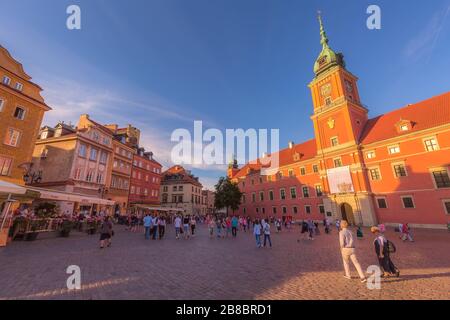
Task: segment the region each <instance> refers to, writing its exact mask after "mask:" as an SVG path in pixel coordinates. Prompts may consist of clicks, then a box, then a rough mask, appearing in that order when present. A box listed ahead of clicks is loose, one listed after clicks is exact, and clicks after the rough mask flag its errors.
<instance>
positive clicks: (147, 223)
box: [144, 214, 153, 240]
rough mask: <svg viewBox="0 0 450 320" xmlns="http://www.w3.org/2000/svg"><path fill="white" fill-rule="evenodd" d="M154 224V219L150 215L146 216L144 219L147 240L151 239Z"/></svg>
mask: <svg viewBox="0 0 450 320" xmlns="http://www.w3.org/2000/svg"><path fill="white" fill-rule="evenodd" d="M152 223H153V220H152V217H150V215H149V214H146V215H145V217H144V230H145V233H144V235H145V239H146V240H148V239H150V229H151V227H152Z"/></svg>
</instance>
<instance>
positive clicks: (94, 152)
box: [89, 148, 98, 161]
mask: <svg viewBox="0 0 450 320" xmlns="http://www.w3.org/2000/svg"><path fill="white" fill-rule="evenodd" d="M97 153H98V150H97V149H95V148H91V152H90V153H89V160H92V161H97Z"/></svg>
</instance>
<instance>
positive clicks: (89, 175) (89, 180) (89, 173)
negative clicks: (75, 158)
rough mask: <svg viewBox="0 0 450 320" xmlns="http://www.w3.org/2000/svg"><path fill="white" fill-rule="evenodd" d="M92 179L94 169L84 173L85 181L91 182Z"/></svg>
mask: <svg viewBox="0 0 450 320" xmlns="http://www.w3.org/2000/svg"><path fill="white" fill-rule="evenodd" d="M93 179H94V171H89V172H88V173H87V175H86V181H87V182H92V180H93Z"/></svg>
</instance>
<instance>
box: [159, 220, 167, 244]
mask: <svg viewBox="0 0 450 320" xmlns="http://www.w3.org/2000/svg"><path fill="white" fill-rule="evenodd" d="M165 233H166V218H165V217H160V218H159V222H158V234H159V240H161V239H162V238H163V237H164V234H165Z"/></svg>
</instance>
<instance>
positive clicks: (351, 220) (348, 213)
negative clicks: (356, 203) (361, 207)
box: [341, 203, 355, 226]
mask: <svg viewBox="0 0 450 320" xmlns="http://www.w3.org/2000/svg"><path fill="white" fill-rule="evenodd" d="M341 215H342V220H346V221H347V222H348V224H349V225H351V226H353V225H355V216H354V215H353V208H352V206H351V205H349V204H348V203H343V204H342V205H341Z"/></svg>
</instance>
